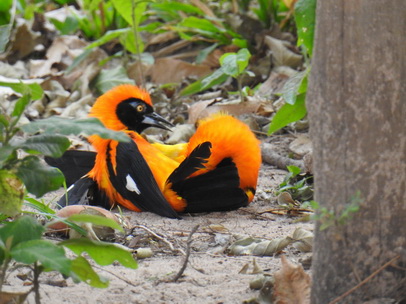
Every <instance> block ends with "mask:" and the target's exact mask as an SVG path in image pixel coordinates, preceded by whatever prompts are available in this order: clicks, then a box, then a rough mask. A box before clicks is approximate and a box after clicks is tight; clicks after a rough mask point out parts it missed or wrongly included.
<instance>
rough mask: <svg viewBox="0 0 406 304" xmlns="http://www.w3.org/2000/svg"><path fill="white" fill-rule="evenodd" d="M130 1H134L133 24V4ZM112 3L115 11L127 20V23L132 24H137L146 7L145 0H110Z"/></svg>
mask: <svg viewBox="0 0 406 304" xmlns="http://www.w3.org/2000/svg"><path fill="white" fill-rule="evenodd" d="M132 1H134V16H135V18H134V19H135V20H134V21H135V24H133V23H134V22H133V5H132V3H131V2H132ZM111 2H112V3H113V5H114V8H115V9H116V10H117V12H118V13H119V14H120V15H121V17H123V18H124V20H125V21H127V23H128V24H130V25H132V26H138V24H140V21H141V16H143V15H144V12H145V9H146V7H147V1H140V0H138V1H137V0H111Z"/></svg>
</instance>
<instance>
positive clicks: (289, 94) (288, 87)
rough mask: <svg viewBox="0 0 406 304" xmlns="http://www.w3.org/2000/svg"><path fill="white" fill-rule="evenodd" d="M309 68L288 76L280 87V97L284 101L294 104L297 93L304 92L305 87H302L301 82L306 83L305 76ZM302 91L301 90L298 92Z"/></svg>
mask: <svg viewBox="0 0 406 304" xmlns="http://www.w3.org/2000/svg"><path fill="white" fill-rule="evenodd" d="M309 71H310V69H306V70H304V71H302V72H299V73H297V74H296V75H294V76H293V77H290V78H289V79H288V81H286V83H285V85H284V86H283V89H282V97H283V99H284V100H285V102H286V103H288V104H291V105H294V104H295V102H296V98H297V95H298V94H301V93H305V92H306V90H307V87H303V86H302V84H303V83H305V84H306V85H307V76H308V74H309ZM300 91H303V92H300Z"/></svg>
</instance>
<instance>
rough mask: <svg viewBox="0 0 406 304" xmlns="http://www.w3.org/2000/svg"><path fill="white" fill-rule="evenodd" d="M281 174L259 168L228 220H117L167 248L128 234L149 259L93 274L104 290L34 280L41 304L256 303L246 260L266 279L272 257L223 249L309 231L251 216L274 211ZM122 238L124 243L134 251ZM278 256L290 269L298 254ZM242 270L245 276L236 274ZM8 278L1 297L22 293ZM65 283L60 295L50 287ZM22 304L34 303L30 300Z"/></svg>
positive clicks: (54, 278) (276, 261)
mask: <svg viewBox="0 0 406 304" xmlns="http://www.w3.org/2000/svg"><path fill="white" fill-rule="evenodd" d="M285 174H286V172H285V171H282V170H277V169H274V168H272V167H270V166H267V165H263V166H262V168H261V172H260V179H259V183H258V191H257V196H256V199H255V200H254V202H253V203H252V204H251V205H250V206H249V207H247V208H242V209H240V210H237V211H232V212H216V213H210V214H199V215H193V216H192V215H184V216H183V219H182V220H171V219H167V218H162V217H159V216H157V215H155V214H151V213H134V212H125V216H126V217H128V220H129V223H130V226H131V227H133V226H134V225H142V226H145V227H147V228H148V229H150V230H151V231H153V232H154V233H156V234H158V235H159V236H161V237H162V238H164V239H165V240H166V241H167V242H169V243H170V244H171V245H172V246H173V248H174V250H171V248H170V246H169V245H168V243H166V242H164V241H162V240H159V239H158V238H156V237H154V236H153V235H152V234H151V233H149V232H147V231H146V230H145V229H143V228H138V229H136V230H134V231H133V234H132V235H133V237H135V238H136V237H137V236H138V238H139V241H138V243H137V244H136V246H134V247H135V248H137V247H138V246H141V247H150V248H151V249H153V252H154V255H153V256H152V257H150V258H146V259H140V260H139V261H138V263H139V266H138V269H136V270H130V269H127V268H125V267H122V266H121V265H114V266H113V265H112V266H109V267H103V268H98V270H97V271H98V272H99V273H100V274H101V275H103V276H105V277H107V278H109V279H110V287H108V288H106V289H97V288H91V287H89V286H88V285H86V284H85V283H80V284H75V283H73V282H72V280H71V279H67V280H66V281H65V280H63V278H62V276H61V275H59V274H56V273H48V274H44V275H43V276H42V277H41V300H42V303H72V304H73V303H75V304H81V303H83V304H84V303H243V302H244V301H247V300H250V299H253V298H256V297H258V294H259V292H258V291H257V290H251V289H250V288H249V282H250V281H251V280H253V279H254V278H255V277H256V276H257V274H252V269H253V260H254V259H255V261H256V263H257V264H258V265H259V266H260V268H262V270H263V271H264V272H265V273H269V274H272V273H273V272H275V271H276V270H278V269H279V268H280V258H279V256H278V255H277V256H264V257H253V256H230V255H228V253H227V250H225V248H226V247H227V246H228V245H229V244H230V243H231V242H233V241H234V240H235V239H236V238H237V237H238V236H252V237H258V238H265V239H274V238H277V237H286V236H289V235H290V236H291V235H292V233H293V231H294V230H295V229H296V228H297V227H304V228H305V229H307V230H312V225H311V224H306V223H296V222H295V218H289V217H286V216H277V215H273V214H269V213H265V214H262V215H260V214H258V212H260V211H263V210H266V209H269V208H272V207H275V197H274V196H273V195H272V191H273V190H274V189H275V188H276V186H277V185H278V184H279V183H280V182H281V181H282V179H283V177H284V176H285ZM197 224H199V228H198V230H197V232H196V233H195V234H194V235H193V243H192V245H191V249H192V250H191V255H190V259H189V262H190V263H189V264H188V265H187V268H186V270H185V272H184V274H183V276H182V277H181V278H180V279H179V280H178V281H177V282H176V283H175V282H168V281H169V280H170V279H171V278H173V276H174V275H175V274H176V273H177V272H178V271H179V269H180V268H181V266H182V264H183V261H184V258H185V257H184V254H182V251H183V252H184V251H186V247H187V246H186V242H187V238H188V236H189V234H190V231H191V230H192V229H193V227H194V226H196V225H197ZM130 239H131V237H127V239H126V240H127V243H126V244H131V243H135V242H134V241H131V240H130ZM284 254H285V255H286V256H287V257H288V258H289V259H290V260H291V261H294V262H298V261H299V260H300V259H301V258H303V257H304V256H305V254H303V253H300V252H299V251H298V250H296V249H295V248H294V247H293V246H289V247H288V248H287V249H285V250H284ZM246 264H249V268H248V272H247V274H241V273H239V272H240V270H241V269H242V268H243V267H244V265H246ZM24 272H25V271H24V270H18V271H15V272H14V275H12V276H10V278H9V281H8V283H9V285H8V286H6V290H7V291H9V290H14V291H17V290H18V291H21V290H24V289H28V288H29V287H24V286H23V285H24V282H23V281H22V280H20V279H18V278H16V276H15V275H16V274H21V273H24ZM60 281H62V282H63V283H65V282H66V285H67V286H65V287H57V286H53V285H54V284H55V283H56V282H60ZM28 303H35V302H34V298H33V295H30V296H29V298H28Z"/></svg>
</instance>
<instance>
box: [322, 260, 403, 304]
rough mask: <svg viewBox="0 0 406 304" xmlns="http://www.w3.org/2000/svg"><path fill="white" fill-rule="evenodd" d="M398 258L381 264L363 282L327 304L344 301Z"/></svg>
mask: <svg viewBox="0 0 406 304" xmlns="http://www.w3.org/2000/svg"><path fill="white" fill-rule="evenodd" d="M399 258H400V255H397V256H395V257H394V258H392V259H391V260H390V261H389V262H386V263H385V264H383V265H382V266H381V267H379V268H378V269H377V270H375V271H374V272H373V273H372V274H371V275H369V276H368V277H366V278H365V279H364V280H363V281H361V282H359V283H358V284H357V285H355V286H354V287H353V288H351V289H349V290H347V291H346V292H345V293H343V294H342V295H341V296H339V297H338V298H335V299H334V300H333V301H331V302H330V303H329V304H335V303H338V302H339V301H341V300H342V299H344V298H345V297H347V296H348V295H350V294H351V293H353V292H354V291H355V290H357V289H358V288H360V287H361V286H363V285H365V284H366V283H368V282H369V281H370V280H371V279H372V278H373V277H375V276H376V275H377V274H379V273H380V272H381V271H383V270H384V269H385V268H386V267H388V266H389V265H390V264H392V263H393V262H395V261H396V260H398V259H399Z"/></svg>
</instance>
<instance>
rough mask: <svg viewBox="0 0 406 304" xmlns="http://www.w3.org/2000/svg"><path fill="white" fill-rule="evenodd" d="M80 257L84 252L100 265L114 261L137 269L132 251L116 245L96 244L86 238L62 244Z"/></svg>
mask: <svg viewBox="0 0 406 304" xmlns="http://www.w3.org/2000/svg"><path fill="white" fill-rule="evenodd" d="M60 245H62V246H65V247H67V248H69V249H70V250H72V251H73V252H74V253H75V254H77V255H80V254H81V253H82V252H87V254H88V255H89V256H90V257H91V258H92V259H93V260H94V261H95V262H96V263H97V264H99V265H101V266H106V265H110V264H112V263H113V262H114V261H118V262H120V263H121V264H122V265H123V266H125V267H127V268H132V269H135V268H137V262H136V261H135V260H134V258H133V256H132V255H131V253H130V251H129V250H128V249H127V248H125V247H123V246H119V245H116V244H111V243H105V242H95V241H92V240H89V239H86V238H80V239H70V240H66V241H63V242H61V243H60Z"/></svg>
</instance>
